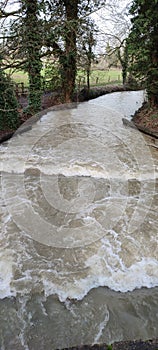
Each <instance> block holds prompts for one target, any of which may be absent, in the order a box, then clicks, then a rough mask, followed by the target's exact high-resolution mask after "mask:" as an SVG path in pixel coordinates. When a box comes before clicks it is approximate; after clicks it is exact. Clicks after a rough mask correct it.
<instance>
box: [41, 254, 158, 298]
mask: <svg viewBox="0 0 158 350" xmlns="http://www.w3.org/2000/svg"><path fill="white" fill-rule="evenodd" d="M98 260H100V258H99V257H98V256H96V257H95V256H94V257H92V258H91V259H89V260H87V261H86V265H87V267H90V272H89V274H88V276H87V277H86V278H84V279H78V280H75V281H73V283H69V282H68V281H66V279H65V280H64V283H63V284H61V285H58V284H54V283H53V282H51V281H49V280H48V279H45V277H43V278H42V282H43V287H44V293H45V296H46V297H48V296H49V295H52V294H57V295H58V297H59V300H60V301H61V302H64V301H65V300H67V299H76V300H82V299H83V298H84V297H85V295H87V294H88V292H89V291H90V290H91V289H93V288H98V287H108V288H109V289H111V290H114V291H116V292H122V293H126V292H129V291H130V292H131V291H133V290H135V289H140V288H143V287H145V288H153V287H156V286H157V285H158V264H157V261H156V260H155V259H152V258H151V259H149V258H148V259H145V258H143V259H142V261H140V262H137V263H135V264H133V265H132V266H130V267H129V268H124V270H121V269H118V270H117V271H115V270H113V269H112V267H110V270H111V271H110V272H109V273H108V274H107V275H105V274H104V270H103V268H102V262H101V260H100V262H99V263H98Z"/></svg>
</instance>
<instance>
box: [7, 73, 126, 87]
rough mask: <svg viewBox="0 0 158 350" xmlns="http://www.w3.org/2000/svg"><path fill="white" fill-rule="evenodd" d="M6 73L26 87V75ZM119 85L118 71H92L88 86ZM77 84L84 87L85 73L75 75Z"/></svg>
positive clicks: (120, 77)
mask: <svg viewBox="0 0 158 350" xmlns="http://www.w3.org/2000/svg"><path fill="white" fill-rule="evenodd" d="M7 73H8V74H9V75H10V76H11V77H12V79H13V81H14V82H15V83H24V85H25V86H26V87H27V86H28V75H27V73H24V72H23V71H17V72H13V73H12V72H11V71H9V70H8V71H7ZM42 75H43V76H44V71H42ZM114 83H117V84H121V83H122V75H121V71H120V70H119V69H110V70H93V71H91V74H90V85H91V86H102V85H106V84H114ZM77 84H81V86H82V85H86V72H85V71H78V73H77Z"/></svg>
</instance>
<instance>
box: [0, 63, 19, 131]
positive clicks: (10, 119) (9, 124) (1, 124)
mask: <svg viewBox="0 0 158 350" xmlns="http://www.w3.org/2000/svg"><path fill="white" fill-rule="evenodd" d="M18 125H19V115H18V102H17V99H16V96H15V93H14V88H13V84H12V82H11V79H10V78H9V77H8V76H7V75H6V74H5V73H4V72H3V71H2V70H1V68H0V130H5V129H7V128H9V129H16V128H17V127H18Z"/></svg>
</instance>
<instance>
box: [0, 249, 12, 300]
mask: <svg viewBox="0 0 158 350" xmlns="http://www.w3.org/2000/svg"><path fill="white" fill-rule="evenodd" d="M12 255H13V251H11V250H10V249H6V250H5V249H3V250H2V249H1V251H0V299H3V298H5V297H10V296H15V295H16V291H15V290H13V289H12V287H11V283H12V280H13V266H14V260H13V257H12Z"/></svg>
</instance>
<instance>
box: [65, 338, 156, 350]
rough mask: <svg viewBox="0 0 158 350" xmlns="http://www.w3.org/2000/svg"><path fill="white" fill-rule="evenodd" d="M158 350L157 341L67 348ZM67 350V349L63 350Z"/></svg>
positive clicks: (71, 349)
mask: <svg viewBox="0 0 158 350" xmlns="http://www.w3.org/2000/svg"><path fill="white" fill-rule="evenodd" d="M89 349H91V350H158V339H154V340H147V341H142V340H135V341H121V342H115V343H113V344H112V345H107V344H95V345H92V346H91V345H83V346H78V347H73V348H69V350H89ZM63 350H68V349H63Z"/></svg>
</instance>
